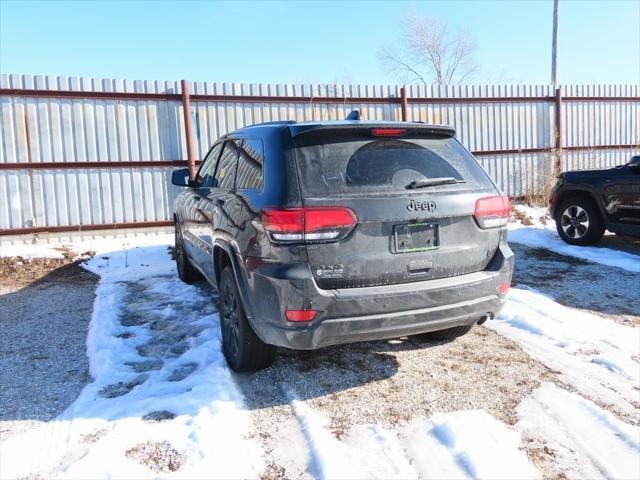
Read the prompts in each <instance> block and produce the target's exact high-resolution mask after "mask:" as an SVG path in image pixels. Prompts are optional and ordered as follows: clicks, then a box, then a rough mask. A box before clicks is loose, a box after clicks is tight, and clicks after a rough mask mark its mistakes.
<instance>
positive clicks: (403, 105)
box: [400, 87, 408, 122]
mask: <svg viewBox="0 0 640 480" xmlns="http://www.w3.org/2000/svg"><path fill="white" fill-rule="evenodd" d="M407 104H408V101H407V87H401V88H400V114H401V118H402V121H403V122H406V121H407Z"/></svg>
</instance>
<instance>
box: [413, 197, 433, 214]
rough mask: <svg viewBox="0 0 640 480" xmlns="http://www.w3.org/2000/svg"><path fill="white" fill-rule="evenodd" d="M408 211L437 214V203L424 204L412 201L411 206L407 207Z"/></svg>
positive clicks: (430, 201) (428, 202)
mask: <svg viewBox="0 0 640 480" xmlns="http://www.w3.org/2000/svg"><path fill="white" fill-rule="evenodd" d="M407 210H409V211H410V212H415V211H424V212H435V211H436V202H434V201H432V200H429V201H424V202H416V201H415V200H411V202H409V205H407Z"/></svg>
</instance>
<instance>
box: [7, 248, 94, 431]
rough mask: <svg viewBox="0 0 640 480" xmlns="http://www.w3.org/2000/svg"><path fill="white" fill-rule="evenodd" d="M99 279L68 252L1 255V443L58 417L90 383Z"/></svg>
mask: <svg viewBox="0 0 640 480" xmlns="http://www.w3.org/2000/svg"><path fill="white" fill-rule="evenodd" d="M96 283H97V277H96V276H95V275H93V274H91V273H89V272H87V271H86V270H84V269H82V268H81V267H80V266H79V265H78V264H77V263H76V262H73V261H71V258H70V256H67V257H66V258H64V259H33V260H31V261H29V262H28V261H24V260H22V259H19V258H0V327H1V329H2V336H1V337H0V385H2V388H1V389H0V440H4V439H6V438H8V437H10V436H12V435H15V434H18V433H21V432H23V431H25V430H27V429H30V428H33V427H34V426H36V425H38V424H39V423H41V422H46V421H48V420H51V419H52V418H54V417H56V416H57V415H59V414H60V413H62V412H63V411H64V410H65V409H66V408H67V407H68V406H69V405H70V404H71V403H72V402H73V401H74V400H75V399H76V397H77V396H78V393H79V392H80V390H81V389H82V387H84V386H85V385H86V384H87V383H88V382H89V381H90V380H91V378H90V376H89V374H88V370H87V369H88V365H87V356H86V346H85V345H86V338H87V327H88V325H89V320H90V319H91V312H92V307H93V298H94V291H95V286H96Z"/></svg>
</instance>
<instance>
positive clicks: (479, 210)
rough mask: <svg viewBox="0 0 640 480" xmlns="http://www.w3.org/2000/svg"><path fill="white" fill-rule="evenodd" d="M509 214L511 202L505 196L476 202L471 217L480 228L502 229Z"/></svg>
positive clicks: (485, 198)
mask: <svg viewBox="0 0 640 480" xmlns="http://www.w3.org/2000/svg"><path fill="white" fill-rule="evenodd" d="M509 213H511V202H510V201H509V197H507V196H505V195H495V196H492V197H483V198H479V199H478V200H476V208H475V210H474V211H473V216H474V217H475V219H476V222H478V226H480V228H495V227H503V226H505V225H506V224H507V221H508V219H509Z"/></svg>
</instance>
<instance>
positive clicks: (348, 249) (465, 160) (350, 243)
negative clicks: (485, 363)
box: [296, 128, 500, 289]
mask: <svg viewBox="0 0 640 480" xmlns="http://www.w3.org/2000/svg"><path fill="white" fill-rule="evenodd" d="M374 130H377V131H380V129H374ZM394 132H397V130H394ZM296 142H297V147H296V162H297V168H298V177H299V180H300V188H301V194H302V202H303V206H304V207H336V206H337V207H346V208H349V209H351V210H352V211H353V213H354V214H355V216H356V217H357V224H356V226H355V228H354V229H353V230H352V231H351V232H350V234H349V235H348V236H346V237H345V238H341V239H339V240H338V241H335V242H325V243H317V242H316V243H313V242H307V246H306V248H307V254H308V259H309V264H310V267H311V270H312V272H313V275H314V278H315V280H316V282H317V284H318V286H319V287H320V288H324V289H335V288H350V287H366V286H376V285H388V284H398V283H408V282H416V281H424V280H430V279H436V278H443V277H451V276H455V275H462V274H467V273H472V272H476V271H479V270H483V269H484V268H485V267H486V266H487V264H488V263H489V262H490V261H491V258H492V257H493V255H494V253H495V251H496V249H497V247H498V243H499V240H500V229H499V228H489V229H482V228H480V227H479V226H478V224H477V222H476V220H475V218H474V215H473V214H474V208H475V205H476V200H477V199H478V198H482V197H486V196H488V195H495V194H496V193H497V192H496V189H495V187H494V186H493V184H492V182H491V181H490V180H489V179H488V177H487V175H486V174H485V172H484V171H483V170H482V168H481V167H480V166H479V165H478V164H477V162H476V161H475V159H473V157H472V156H471V155H470V154H469V153H468V152H467V151H466V150H465V149H464V148H463V147H462V146H461V145H460V144H459V143H458V142H457V141H456V140H455V139H454V138H451V137H444V138H443V137H441V136H440V137H437V136H436V137H434V136H433V135H429V136H426V137H425V135H424V134H421V133H420V132H417V133H413V132H410V133H408V132H407V131H403V133H401V135H400V136H399V137H398V136H377V135H376V134H372V129H369V128H364V129H363V130H362V131H358V132H354V131H353V130H350V131H348V132H341V131H339V130H338V131H330V130H329V131H327V130H326V129H324V130H322V131H321V132H318V133H310V134H306V135H304V136H302V137H301V138H296ZM438 179H445V180H443V181H444V182H445V183H444V184H438V181H439V180H438ZM416 182H417V183H416ZM420 182H422V184H426V185H428V186H421V187H419V188H415V185H416V184H418V185H422V184H421V183H420ZM411 185H414V186H411Z"/></svg>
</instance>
